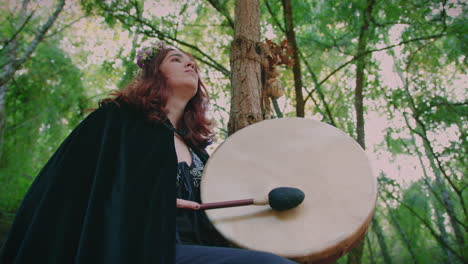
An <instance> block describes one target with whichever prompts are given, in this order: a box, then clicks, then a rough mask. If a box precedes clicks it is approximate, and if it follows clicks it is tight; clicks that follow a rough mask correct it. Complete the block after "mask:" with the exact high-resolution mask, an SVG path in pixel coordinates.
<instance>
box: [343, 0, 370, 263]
mask: <svg viewBox="0 0 468 264" xmlns="http://www.w3.org/2000/svg"><path fill="white" fill-rule="evenodd" d="M374 4H375V0H370V1H369V2H368V4H367V8H366V10H363V12H361V14H362V17H363V24H362V26H361V31H360V33H359V41H358V50H357V54H356V55H359V54H363V53H364V52H365V51H366V49H367V43H368V35H369V32H368V31H369V25H370V19H371V15H372V9H373V7H374ZM366 57H367V56H362V57H361V58H359V59H358V60H357V63H356V88H355V89H356V90H355V94H354V105H355V108H356V109H355V110H356V134H357V142H358V143H359V145H361V147H362V148H363V149H366V143H365V134H364V107H363V90H364V84H365V78H364V69H365V66H366V63H365V59H366ZM363 249H364V240H362V241H360V242H359V243H358V244H357V245H356V247H355V248H354V249H352V250H351V251H350V253H349V257H348V264H359V263H361V258H362V253H363Z"/></svg>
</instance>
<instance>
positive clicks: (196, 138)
mask: <svg viewBox="0 0 468 264" xmlns="http://www.w3.org/2000/svg"><path fill="white" fill-rule="evenodd" d="M171 50H174V48H171V47H167V46H166V47H164V48H162V49H161V50H160V51H159V52H158V54H157V55H156V56H155V57H154V58H153V59H152V60H151V61H147V62H145V64H144V65H143V67H142V69H141V72H140V73H139V74H138V75H137V76H136V77H135V78H134V79H133V81H132V82H131V83H130V85H128V86H127V87H126V88H125V89H123V90H120V91H116V92H113V93H111V94H110V95H112V96H113V97H111V98H106V99H104V100H102V101H101V102H100V103H99V105H103V104H105V103H109V102H115V103H117V105H119V104H120V103H125V104H126V105H129V106H130V107H131V108H133V109H135V110H137V111H138V112H141V113H143V114H144V115H145V116H146V118H147V120H148V121H149V122H150V123H163V122H165V121H166V120H167V110H166V109H165V107H166V104H167V101H168V98H169V96H170V94H171V92H170V89H169V88H168V86H167V85H166V81H165V78H164V76H163V75H162V73H161V71H160V69H159V68H160V65H161V63H162V61H163V60H164V58H165V57H166V56H167V54H168V53H169V52H170V51H171ZM182 52H183V51H182ZM184 53H185V54H186V55H187V56H189V57H191V58H193V56H191V55H190V54H187V53H186V52H184ZM195 68H196V72H197V73H198V72H199V67H198V65H195ZM208 103H209V97H208V92H207V90H206V87H205V85H204V84H203V82H202V81H201V79H200V78H199V79H198V89H197V92H196V94H195V96H193V98H192V99H190V101H189V102H188V103H187V106H186V107H185V112H184V115H183V118H182V119H181V121H180V124H178V127H179V129H181V130H185V131H186V132H187V133H186V134H185V136H184V139H185V140H186V142H187V144H188V145H189V146H191V147H194V148H198V149H203V148H205V147H206V146H208V145H210V144H211V143H212V141H213V140H212V137H213V131H212V129H211V122H210V121H209V120H208V118H207V117H206V112H207V109H208Z"/></svg>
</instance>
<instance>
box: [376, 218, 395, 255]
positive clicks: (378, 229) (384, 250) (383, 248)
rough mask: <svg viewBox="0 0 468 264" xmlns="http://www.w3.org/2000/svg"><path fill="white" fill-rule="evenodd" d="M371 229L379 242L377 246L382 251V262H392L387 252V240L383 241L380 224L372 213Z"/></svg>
mask: <svg viewBox="0 0 468 264" xmlns="http://www.w3.org/2000/svg"><path fill="white" fill-rule="evenodd" d="M372 230H373V231H374V233H375V234H376V235H377V241H378V242H379V246H380V249H381V251H382V256H383V259H384V263H385V264H392V258H391V257H390V253H389V252H388V247H387V242H385V236H384V234H383V231H382V227H381V226H380V223H379V221H378V220H377V216H376V215H374V218H372Z"/></svg>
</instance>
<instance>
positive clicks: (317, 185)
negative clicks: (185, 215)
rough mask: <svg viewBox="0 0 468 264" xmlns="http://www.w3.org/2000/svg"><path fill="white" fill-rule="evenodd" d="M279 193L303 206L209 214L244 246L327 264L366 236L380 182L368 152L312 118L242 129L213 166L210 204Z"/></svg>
mask: <svg viewBox="0 0 468 264" xmlns="http://www.w3.org/2000/svg"><path fill="white" fill-rule="evenodd" d="M276 187H295V188H299V189H301V190H302V191H303V192H304V193H305V199H304V201H303V202H302V204H300V205H299V206H298V207H296V208H293V209H290V210H286V211H274V210H272V209H271V208H270V207H269V206H268V205H265V206H242V207H233V208H223V209H216V210H207V211H206V215H207V216H208V218H209V219H210V221H211V222H212V224H213V225H214V226H215V228H216V229H217V230H218V231H219V232H220V233H221V234H222V235H223V236H224V237H225V238H226V239H227V240H229V241H230V242H232V243H233V244H235V245H236V246H239V247H242V248H247V249H252V250H259V251H267V252H271V253H274V254H277V255H280V256H283V257H286V258H290V259H293V260H295V261H299V262H301V263H326V262H329V261H334V260H336V259H338V258H339V257H341V256H343V255H344V254H345V253H346V252H348V251H349V250H350V249H351V248H352V246H353V245H354V244H355V243H356V242H358V241H359V240H360V239H362V238H363V237H364V234H365V232H366V231H367V227H368V225H369V223H370V221H371V219H372V215H373V211H374V206H375V202H376V197H377V181H376V178H375V177H374V176H373V174H372V170H371V167H370V164H369V161H368V159H367V156H366V154H365V153H364V151H363V150H362V148H361V147H360V146H359V145H358V144H357V142H355V141H354V140H353V139H352V138H351V137H349V136H348V135H346V134H345V133H343V132H342V131H341V130H339V129H337V128H335V127H333V126H330V125H327V124H325V123H321V122H318V121H313V120H310V119H304V118H281V119H271V120H266V121H262V122H259V123H256V124H253V125H251V126H248V127H246V128H244V129H241V130H239V131H237V132H236V133H235V134H233V135H232V136H230V137H229V138H228V139H227V140H226V141H225V142H224V143H223V144H222V145H221V146H219V147H218V148H217V149H216V151H215V152H214V153H213V155H212V156H211V157H210V159H209V160H208V162H207V164H206V166H205V169H204V172H203V180H202V184H201V199H202V201H203V203H207V202H219V201H227V200H239V199H249V198H256V197H262V196H266V195H268V193H269V192H270V191H271V190H272V189H274V188H276Z"/></svg>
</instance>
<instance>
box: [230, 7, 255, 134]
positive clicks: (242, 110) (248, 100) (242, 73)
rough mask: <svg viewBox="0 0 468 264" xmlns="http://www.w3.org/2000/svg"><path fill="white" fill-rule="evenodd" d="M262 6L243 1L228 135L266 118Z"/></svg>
mask: <svg viewBox="0 0 468 264" xmlns="http://www.w3.org/2000/svg"><path fill="white" fill-rule="evenodd" d="M259 41H260V6H259V3H258V1H257V0H239V1H236V7H235V33H234V40H233V42H232V44H231V58H230V59H231V72H232V76H231V113H230V116H229V123H228V134H229V135H231V134H233V133H234V132H236V131H237V130H239V129H241V128H244V127H246V126H248V125H251V124H254V123H257V122H259V121H262V120H263V114H262V97H261V94H262V90H261V89H262V83H261V53H262V52H261V45H260V43H259Z"/></svg>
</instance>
